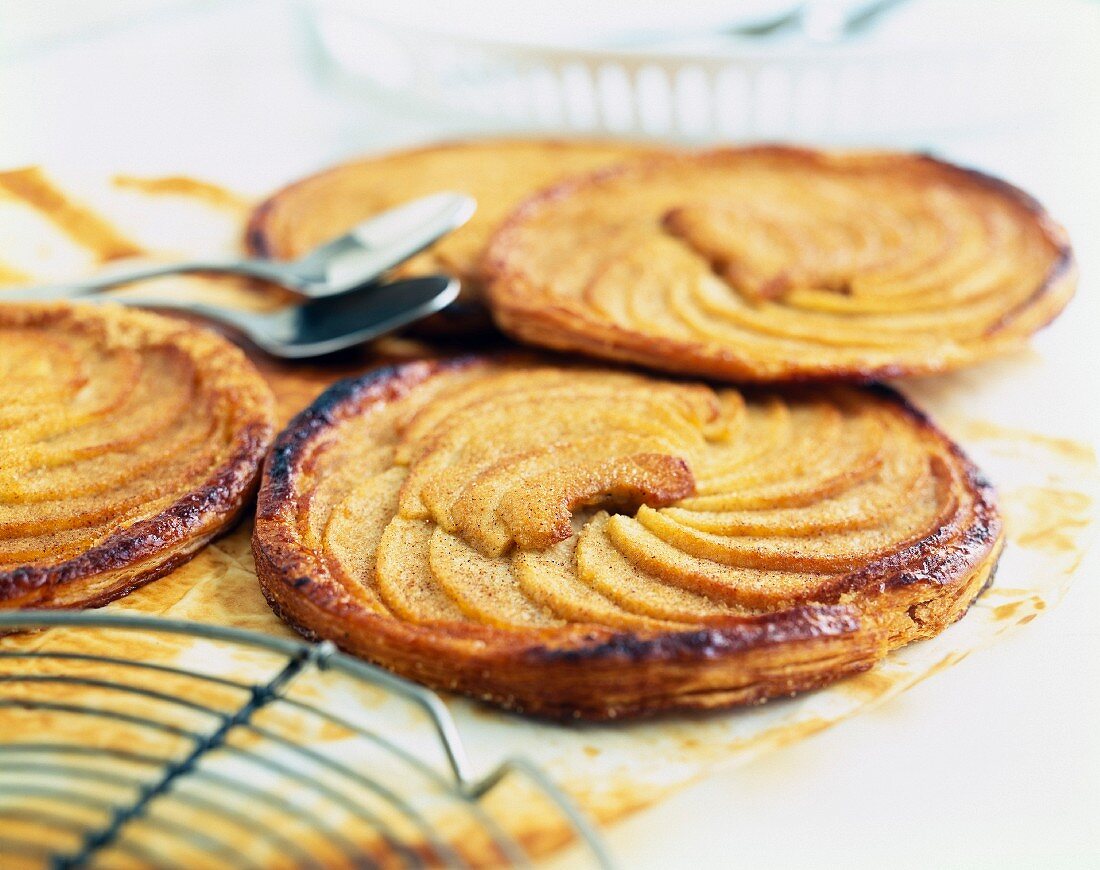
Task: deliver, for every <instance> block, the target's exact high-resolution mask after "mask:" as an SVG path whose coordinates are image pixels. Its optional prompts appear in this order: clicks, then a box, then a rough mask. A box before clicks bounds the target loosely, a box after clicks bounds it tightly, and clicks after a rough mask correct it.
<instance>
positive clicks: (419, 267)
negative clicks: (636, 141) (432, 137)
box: [247, 139, 653, 329]
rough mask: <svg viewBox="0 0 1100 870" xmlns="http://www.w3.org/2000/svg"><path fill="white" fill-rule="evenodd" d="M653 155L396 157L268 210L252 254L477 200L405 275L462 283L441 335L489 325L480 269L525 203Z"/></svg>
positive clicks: (531, 146)
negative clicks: (413, 205) (423, 208)
mask: <svg viewBox="0 0 1100 870" xmlns="http://www.w3.org/2000/svg"><path fill="white" fill-rule="evenodd" d="M652 152H653V149H651V148H649V149H643V148H642V147H641V146H638V145H631V144H630V143H628V142H599V141H591V142H586V141H583V140H579V141H572V142H569V141H558V140H549V139H486V140H481V141H469V142H452V143H443V144H438V145H430V146H427V147H424V148H416V149H411V150H406V151H396V152H393V153H392V154H386V155H383V156H381V157H372V158H368V159H365V160H359V161H356V162H353V163H347V164H344V165H342V166H336V167H334V168H332V169H329V170H326V171H324V172H320V173H318V174H317V175H313V176H311V177H309V178H306V179H304V180H302V181H299V182H297V183H295V184H292V185H290V186H289V187H286V188H284V189H283V190H280V191H278V192H277V193H275V194H274V195H272V196H271V197H270V198H269V199H267V200H266V201H265V202H263V203H261V204H260V205H259V206H258V207H257V208H256V210H255V211H254V212H253V214H252V218H251V220H250V221H249V225H248V230H247V240H248V246H249V248H250V249H251V250H252V252H253V253H256V254H260V255H262V256H266V257H275V258H278V259H289V258H292V257H297V256H299V255H301V254H304V253H306V252H307V251H309V250H311V249H312V248H314V247H316V246H317V245H319V244H321V243H322V242H326V241H328V240H329V239H331V238H333V237H334V236H337V235H339V234H341V233H343V232H346V231H347V230H348V228H349V227H351V226H353V225H355V224H357V223H359V222H360V221H362V220H365V219H367V218H369V217H371V216H372V215H375V214H377V213H378V212H380V211H383V210H385V209H387V208H392V207H393V206H396V205H399V204H400V203H402V202H405V201H407V200H410V199H414V198H416V197H418V196H425V195H427V194H430V193H437V192H439V191H441V190H457V191H462V192H465V193H469V194H470V195H472V196H473V197H475V198H476V199H477V212H476V213H475V214H474V216H473V218H472V219H471V220H470V222H469V223H467V224H466V225H465V226H464V227H462V228H461V229H459V230H458V231H457V232H455V233H452V234H451V235H449V236H447V237H446V238H445V239H443V240H442V241H441V242H439V243H438V244H436V245H435V246H433V247H432V248H430V249H429V250H428V251H426V252H425V253H423V254H422V255H420V256H418V257H415V258H413V259H412V260H410V261H409V262H408V263H406V264H404V265H403V266H402V267H401V269H400V271H401V272H402V273H403V274H428V273H431V272H447V273H449V274H452V275H455V276H456V277H458V278H460V279H461V280H462V295H461V296H460V297H459V304H457V305H454V306H452V307H451V308H450V309H448V311H447V313H446V314H445V315H444V319H443V320H436V326H437V327H439V326H442V327H446V326H447V325H448V324H449V325H450V326H451V327H453V328H459V329H465V328H468V327H471V326H476V325H488V323H489V321H488V317H487V316H486V315H485V313H484V308H483V306H482V305H481V300H482V292H481V278H480V274H479V272H478V265H479V261H480V259H481V255H482V253H483V251H484V248H485V244H486V242H487V241H488V240H489V236H490V235H491V234H492V232H493V230H495V229H496V227H497V225H498V224H499V223H500V222H501V220H503V219H504V217H505V216H506V215H507V214H508V213H509V212H510V211H511V210H512V208H513V207H515V205H516V204H517V203H519V202H520V200H522V199H523V198H524V197H525V196H527V195H528V194H530V193H533V192H534V191H536V190H538V189H539V188H541V187H545V186H546V185H548V184H551V183H553V182H555V181H558V180H560V179H562V178H564V177H566V176H569V175H574V174H576V173H578V172H587V171H589V170H592V169H595V168H597V167H601V166H608V165H611V164H614V163H618V162H620V161H622V160H625V159H628V158H631V157H636V156H639V155H642V154H649V153H652Z"/></svg>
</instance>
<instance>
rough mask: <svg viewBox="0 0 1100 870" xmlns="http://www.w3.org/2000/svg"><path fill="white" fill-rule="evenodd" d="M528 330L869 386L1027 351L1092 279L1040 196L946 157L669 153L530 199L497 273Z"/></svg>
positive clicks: (504, 238) (512, 323)
mask: <svg viewBox="0 0 1100 870" xmlns="http://www.w3.org/2000/svg"><path fill="white" fill-rule="evenodd" d="M484 272H485V274H486V276H487V277H486V280H487V281H488V286H489V295H490V304H491V307H492V309H493V314H494V317H495V318H496V320H497V322H498V324H499V325H500V326H501V327H502V328H503V329H504V330H505V331H507V332H509V333H511V334H512V335H513V336H515V337H517V338H519V339H522V340H523V341H527V342H530V343H533V344H537V345H543V346H546V347H550V348H555V349H559V350H576V351H581V352H583V353H586V354H589V355H592V356H598V357H605V358H609V359H615V360H624V361H629V362H634V363H640V364H643V365H647V366H651V367H654V368H659V369H664V370H668V371H673V372H678V373H687V374H694V375H701V376H705V377H714V378H720V379H732V380H742V381H773V380H803V379H811V378H814V379H820V378H837V379H854V380H870V379H878V378H883V377H893V376H897V375H905V374H920V373H927V372H937V371H944V370H948V369H954V368H957V367H959V366H963V365H966V364H968V363H972V362H975V361H977V360H980V359H983V358H985V357H988V356H990V355H994V354H999V353H1002V352H1005V351H1008V350H1011V349H1014V348H1016V347H1018V346H1019V345H1020V344H1022V343H1023V342H1024V341H1025V339H1026V338H1027V337H1028V336H1029V335H1031V334H1032V333H1033V332H1035V331H1036V330H1037V329H1039V328H1040V327H1042V326H1043V325H1045V324H1046V323H1048V322H1049V321H1050V320H1051V319H1052V318H1054V317H1055V316H1056V315H1057V314H1058V312H1059V311H1060V310H1061V309H1062V308H1063V306H1064V305H1065V304H1066V302H1067V301H1068V299H1069V297H1070V296H1071V295H1072V293H1073V290H1074V287H1075V283H1076V270H1075V266H1074V261H1073V255H1072V251H1071V249H1070V246H1069V243H1068V241H1067V238H1066V236H1065V233H1064V231H1063V230H1062V229H1061V228H1060V227H1059V226H1058V225H1057V224H1055V223H1054V222H1053V221H1052V220H1051V219H1050V218H1049V217H1048V215H1047V214H1046V213H1045V212H1044V211H1043V209H1042V208H1041V207H1040V206H1039V205H1038V203H1036V202H1035V201H1034V200H1032V199H1031V198H1030V197H1028V196H1027V195H1026V194H1024V193H1023V192H1021V191H1019V190H1017V189H1016V188H1014V187H1011V186H1010V185H1008V184H1006V183H1004V182H1002V181H999V180H997V179H994V178H990V177H988V176H985V175H982V174H980V173H977V172H974V171H971V170H966V169H962V168H959V167H957V166H953V165H950V164H948V163H944V162H941V161H939V160H935V159H932V158H930V157H926V156H921V155H911V154H899V153H879V152H852V153H840V152H838V153H824V152H815V151H808V150H800V149H794V148H783V147H758V148H746V149H728V150H720V151H714V152H709V153H704V154H696V155H665V156H663V157H657V158H653V159H650V160H646V161H638V162H635V163H633V164H631V165H629V166H623V167H622V168H621V169H619V170H618V171H610V172H603V173H597V174H593V175H589V176H587V177H585V178H580V179H573V180H569V181H566V182H563V183H562V184H560V185H558V186H556V187H553V188H551V189H549V190H545V191H543V192H541V193H538V194H536V195H534V196H533V197H531V198H530V199H528V200H527V201H526V202H525V203H524V204H523V205H522V206H520V207H519V208H518V209H517V210H516V211H515V212H514V213H513V214H512V216H511V217H510V218H509V219H508V220H507V221H506V222H505V224H504V225H503V226H502V227H501V228H500V229H499V230H498V232H497V233H496V234H495V236H494V237H493V239H492V241H491V243H490V246H489V249H488V252H487V255H486V260H485V264H484Z"/></svg>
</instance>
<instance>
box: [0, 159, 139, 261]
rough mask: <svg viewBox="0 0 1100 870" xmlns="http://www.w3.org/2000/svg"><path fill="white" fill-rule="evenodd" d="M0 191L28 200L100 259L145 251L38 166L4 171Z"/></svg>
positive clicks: (127, 255) (126, 255)
mask: <svg viewBox="0 0 1100 870" xmlns="http://www.w3.org/2000/svg"><path fill="white" fill-rule="evenodd" d="M0 191H3V192H4V193H6V194H7V195H8V196H11V197H14V198H16V199H19V200H21V201H23V202H24V203H26V204H27V205H28V206H30V207H31V208H33V209H34V210H35V211H37V212H38V213H39V214H41V215H42V216H43V217H45V218H46V219H47V220H49V221H50V222H51V223H53V225H54V226H56V227H57V228H58V229H59V230H61V231H62V232H63V233H65V234H66V235H67V236H68V237H69V238H71V239H72V240H73V241H74V242H76V243H77V244H79V245H81V246H82V247H85V248H88V249H89V250H90V251H92V253H93V254H95V256H96V258H97V259H98V260H99V261H100V262H104V263H105V262H107V261H109V260H116V259H119V258H121V257H133V256H136V255H138V254H140V253H142V250H141V248H140V247H138V246H137V245H135V244H134V243H133V242H131V241H130V240H129V239H127V238H125V237H123V236H122V235H121V234H120V233H119V232H118V230H116V229H115V228H114V227H113V226H112V225H111V224H110V223H109V222H108V221H106V220H105V219H104V218H102V217H101V216H100V215H98V214H96V213H95V212H94V211H92V210H91V209H88V208H85V207H84V206H82V205H80V204H79V203H76V202H74V201H73V200H71V199H69V198H68V197H67V196H65V194H64V193H63V192H62V191H61V190H59V189H58V188H57V187H55V186H54V184H53V183H52V182H51V181H50V180H49V179H48V178H47V177H46V175H45V174H44V173H43V172H42V170H41V169H40V168H38V167H37V166H30V167H27V168H26V169H13V170H11V171H9V172H0Z"/></svg>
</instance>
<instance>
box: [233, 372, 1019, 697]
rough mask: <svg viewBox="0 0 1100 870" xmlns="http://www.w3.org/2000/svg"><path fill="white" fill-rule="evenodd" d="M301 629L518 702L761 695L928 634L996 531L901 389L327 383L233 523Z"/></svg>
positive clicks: (511, 381) (510, 377)
mask: <svg viewBox="0 0 1100 870" xmlns="http://www.w3.org/2000/svg"><path fill="white" fill-rule="evenodd" d="M253 545H254V551H255V555H256V561H257V570H258V572H259V576H260V580H261V585H262V586H263V588H264V591H265V594H266V595H267V596H268V598H269V600H270V601H271V602H272V604H273V606H274V607H275V609H276V610H277V612H279V613H280V614H281V615H282V616H283V617H284V618H285V619H287V620H288V621H289V622H290V623H291V624H292V625H295V626H296V627H298V628H299V629H300V630H302V631H304V632H306V633H307V634H309V635H311V636H317V637H327V638H330V639H332V640H334V641H336V642H337V643H338V644H340V645H342V646H344V647H345V648H347V649H349V650H351V651H352V652H354V653H357V654H359V655H362V656H365V657H366V658H369V659H372V660H374V661H377V662H379V663H380V664H383V665H385V666H387V667H390V668H392V669H393V670H396V671H397V672H399V673H403V674H406V675H408V676H410V677H413V678H414V679H418V680H421V681H423V682H426V683H428V684H429V685H433V686H436V687H439V688H444V689H454V690H458V691H461V692H466V693H468V694H472V695H475V696H477V697H480V698H484V699H487V700H490V701H493V702H496V703H498V704H502V705H505V706H508V707H512V708H515V709H518V710H522V711H525V712H529V713H537V714H543V715H550V716H566V715H579V716H585V717H590V718H607V717H614V716H628V715H636V714H641V713H652V712H657V711H660V710H668V709H693V708H707V707H715V706H725V705H729V704H737V703H747V702H752V701H758V700H761V699H763V698H766V697H770V696H773V695H778V694H787V693H790V692H793V691H796V690H798V689H802V688H808V687H810V686H816V685H821V684H823V683H826V682H831V681H832V680H835V679H837V678H839V677H840V676H843V675H845V674H847V673H851V672H853V671H854V670H860V669H863V668H866V667H869V666H870V665H871V664H872V663H873V662H874V661H876V660H878V659H879V658H880V657H881V656H883V655H884V654H885V653H886V652H887V651H888V650H889V649H891V648H893V647H896V646H898V645H900V644H904V643H907V642H909V641H911V640H914V639H916V638H919V637H927V636H929V635H931V634H934V633H936V632H938V631H939V630H941V629H942V628H943V627H944V626H946V625H947V624H948V623H950V622H951V621H953V620H954V619H956V618H957V617H958V616H959V615H961V614H962V613H963V612H965V610H966V607H967V606H968V605H969V603H970V601H971V600H972V599H973V598H974V597H975V596H976V595H977V594H978V592H979V591H980V590H981V589H982V588H983V586H984V584H985V583H986V582H987V580H988V577H989V574H990V571H991V569H992V566H993V563H994V562H995V558H996V555H997V552H998V551H999V547H1000V522H999V520H998V518H997V514H996V509H995V507H994V505H993V504H992V500H991V494H990V490H989V487H988V485H987V484H986V483H985V482H984V481H983V480H982V479H981V478H980V476H979V475H978V474H977V472H976V471H975V469H974V468H973V467H972V466H971V465H970V463H969V462H968V461H967V460H966V458H965V457H964V456H963V455H962V453H961V452H960V451H959V450H958V448H957V447H955V446H954V445H953V444H952V443H951V442H950V441H949V440H948V439H947V438H946V437H945V436H943V435H942V434H941V433H939V432H938V431H937V430H936V429H935V428H934V427H932V425H931V424H930V423H928V422H927V421H926V420H925V419H923V418H922V417H921V416H920V415H919V414H918V413H917V412H915V411H913V410H912V409H911V408H909V407H908V406H907V405H905V404H904V402H903V401H902V400H901V399H899V398H898V397H897V396H896V395H894V394H892V393H889V392H886V391H882V390H868V389H861V388H856V387H839V386H837V387H829V388H825V389H819V390H815V391H813V392H810V391H807V392H799V391H797V390H793V391H792V390H788V391H785V392H773V393H759V394H758V393H755V392H743V391H740V390H737V389H734V388H713V387H711V386H707V385H703V384H693V383H685V382H681V381H666V380H659V379H654V378H650V377H647V376H643V375H639V374H635V373H631V372H626V371H618V370H612V369H599V368H589V367H584V366H573V365H563V364H560V363H558V362H557V361H554V360H538V359H509V360H488V359H466V360H459V361H452V362H436V363H413V364H409V365H406V366H403V367H399V368H396V369H389V370H384V371H382V372H379V373H374V374H371V375H368V376H365V377H363V378H361V379H358V380H355V381H348V382H344V383H342V384H340V385H337V386H336V387H334V388H332V389H331V390H330V391H329V392H328V393H326V394H325V395H323V396H322V397H321V398H319V399H318V400H317V402H315V403H314V405H313V406H312V407H311V408H310V409H308V410H307V411H306V412H304V413H303V414H302V415H300V416H299V417H298V418H297V419H296V420H295V421H294V422H293V423H292V424H291V426H290V427H289V429H288V430H287V431H286V432H284V433H283V435H282V436H281V437H280V439H279V440H278V442H277V443H276V446H275V449H274V451H273V454H272V456H271V458H270V460H269V461H268V464H267V467H266V471H265V477H264V482H263V485H262V488H261V493H260V501H259V508H258V520H257V526H256V531H255V535H254V540H253Z"/></svg>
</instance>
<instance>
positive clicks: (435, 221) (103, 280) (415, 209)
mask: <svg viewBox="0 0 1100 870" xmlns="http://www.w3.org/2000/svg"><path fill="white" fill-rule="evenodd" d="M476 206H477V204H476V202H475V201H474V199H473V198H472V197H470V196H467V195H466V194H464V193H435V194H432V195H431V196H425V197H422V198H420V199H415V200H413V201H412V202H407V203H405V204H404V205H399V206H397V207H396V208H393V209H390V210H389V211H385V212H382V213H381V214H379V215H376V216H375V217H373V218H371V219H369V220H366V221H364V222H363V223H361V224H359V225H358V226H356V227H355V228H353V229H352V230H351V231H350V232H348V233H345V234H344V235H342V236H339V237H338V238H335V239H332V240H331V241H329V242H326V243H324V244H323V245H320V246H318V247H316V248H314V249H313V250H312V251H310V252H309V253H308V254H305V255H304V256H301V257H299V258H298V259H296V260H290V261H287V262H277V261H275V260H261V259H225V260H196V261H193V262H187V263H171V264H167V265H163V266H149V267H146V268H143V269H134V270H131V271H128V272H115V273H112V274H106V275H96V276H94V277H92V278H87V279H84V280H81V281H75V282H72V283H69V284H58V285H44V286H38V287H22V288H19V289H18V290H15V291H13V292H10V293H5V295H4V298H5V299H12V300H13V299H30V300H36V301H49V300H55V299H73V298H76V297H80V296H86V295H88V294H92V293H97V292H98V291H100V290H106V289H108V288H110V287H117V286H119V285H122V284H130V283H133V282H134V281H143V280H145V279H147V278H159V277H163V276H165V275H179V274H184V273H194V272H217V273H223V274H231V275H245V276H248V277H252V278H262V279H264V280H265V281H271V282H273V283H275V284H281V285H282V286H283V287H286V288H288V289H290V290H293V291H294V292H295V293H298V294H300V295H302V296H305V297H307V298H309V299H323V298H325V297H328V296H334V295H337V294H340V293H344V292H346V291H348V290H351V289H353V288H355V287H360V286H362V285H364V284H367V283H369V282H371V281H373V280H375V279H376V278H378V277H379V276H381V275H382V274H384V273H385V272H387V271H388V270H389V269H392V268H393V267H394V266H396V265H397V264H398V263H401V262H404V261H405V260H407V259H408V258H409V257H411V256H413V255H414V254H416V253H419V252H420V251H422V250H424V248H426V247H428V246H429V245H430V244H432V242H434V241H436V240H437V239H439V238H440V237H441V236H444V235H446V234H447V233H449V232H451V231H452V230H455V229H457V228H458V227H460V226H462V225H463V224H464V223H466V221H467V220H469V219H470V216H471V215H472V214H473V213H474V209H475V208H476ZM120 301H123V300H120ZM158 304H159V303H158ZM161 307H167V306H161Z"/></svg>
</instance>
